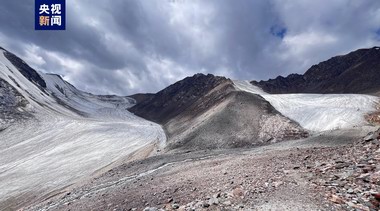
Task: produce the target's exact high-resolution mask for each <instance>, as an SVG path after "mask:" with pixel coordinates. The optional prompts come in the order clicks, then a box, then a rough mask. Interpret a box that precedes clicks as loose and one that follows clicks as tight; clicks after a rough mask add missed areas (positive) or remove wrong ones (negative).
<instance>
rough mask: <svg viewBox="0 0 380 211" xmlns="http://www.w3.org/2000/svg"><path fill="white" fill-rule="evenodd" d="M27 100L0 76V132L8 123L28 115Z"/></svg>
mask: <svg viewBox="0 0 380 211" xmlns="http://www.w3.org/2000/svg"><path fill="white" fill-rule="evenodd" d="M28 104H29V102H28V101H27V100H26V99H25V98H24V97H23V96H22V95H21V94H20V93H19V92H18V91H17V90H16V89H15V88H14V87H12V86H11V85H10V84H9V83H8V82H6V81H5V80H3V79H1V78H0V132H1V131H2V130H4V129H5V128H7V127H8V126H9V125H10V124H12V123H14V122H15V121H18V120H20V119H24V118H27V117H29V116H30V114H27V112H26V111H25V108H26V106H27V105H28Z"/></svg>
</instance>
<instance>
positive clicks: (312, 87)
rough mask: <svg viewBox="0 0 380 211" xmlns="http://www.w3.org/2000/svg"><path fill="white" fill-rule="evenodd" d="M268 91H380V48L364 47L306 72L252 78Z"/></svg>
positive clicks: (314, 66)
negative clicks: (266, 79) (258, 79)
mask: <svg viewBox="0 0 380 211" xmlns="http://www.w3.org/2000/svg"><path fill="white" fill-rule="evenodd" d="M251 83H252V84H253V85H256V86H259V87H261V88H262V89H263V90H264V91H266V92H269V93H273V94H278V93H322V94H324V93H366V94H376V93H377V92H379V91H380V48H379V47H374V48H370V49H360V50H357V51H354V52H351V53H349V54H347V55H344V56H336V57H333V58H331V59H329V60H327V61H324V62H321V63H319V64H318V65H313V66H312V67H311V68H310V69H309V70H307V71H306V73H305V74H303V75H299V74H291V75H289V76H287V77H282V76H279V77H277V78H276V79H270V80H268V81H260V82H257V81H252V82H251Z"/></svg>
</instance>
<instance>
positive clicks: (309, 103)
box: [234, 81, 379, 132]
mask: <svg viewBox="0 0 380 211" xmlns="http://www.w3.org/2000/svg"><path fill="white" fill-rule="evenodd" d="M234 84H235V86H236V87H237V88H238V89H240V90H242V91H246V92H250V93H253V94H258V95H261V96H262V97H264V98H265V99H266V100H267V101H269V102H270V103H271V104H272V105H273V107H275V108H276V109H277V110H278V111H280V112H281V113H282V114H283V115H285V116H287V117H289V118H290V119H293V120H295V121H296V122H298V123H299V124H300V125H301V126H302V127H304V128H306V129H308V130H311V131H316V132H321V131H326V130H334V129H344V128H352V127H357V126H362V125H365V124H367V122H366V120H365V118H364V117H365V115H366V114H368V113H370V112H373V111H375V110H376V108H375V106H376V103H378V102H379V98H378V97H375V96H370V95H361V94H268V93H265V92H264V91H263V90H262V89H260V88H259V87H257V86H254V85H252V84H250V83H249V82H248V81H234Z"/></svg>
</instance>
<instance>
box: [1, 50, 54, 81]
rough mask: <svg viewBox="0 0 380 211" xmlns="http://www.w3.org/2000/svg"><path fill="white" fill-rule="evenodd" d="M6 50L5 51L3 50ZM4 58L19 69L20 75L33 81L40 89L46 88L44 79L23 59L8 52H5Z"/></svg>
mask: <svg viewBox="0 0 380 211" xmlns="http://www.w3.org/2000/svg"><path fill="white" fill-rule="evenodd" d="M1 49H3V48H1ZM3 50H4V49H3ZM4 56H5V57H6V58H7V59H8V60H9V61H10V62H12V64H13V65H14V66H15V67H17V69H18V70H19V71H20V73H21V74H22V75H23V76H24V77H25V78H27V79H28V80H29V81H32V82H33V83H35V84H37V85H38V86H39V87H40V88H46V83H45V81H44V79H42V77H41V76H40V75H39V74H38V73H37V71H35V70H34V69H33V68H31V67H30V66H29V65H28V64H26V63H25V62H24V61H23V60H22V59H20V58H19V57H17V56H16V55H14V54H13V53H10V52H8V51H5V52H4Z"/></svg>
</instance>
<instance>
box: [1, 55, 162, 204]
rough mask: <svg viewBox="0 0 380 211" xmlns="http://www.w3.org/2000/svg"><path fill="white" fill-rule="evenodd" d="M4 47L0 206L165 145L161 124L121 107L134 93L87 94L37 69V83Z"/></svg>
mask: <svg viewBox="0 0 380 211" xmlns="http://www.w3.org/2000/svg"><path fill="white" fill-rule="evenodd" d="M4 52H5V51H3V50H0V85H1V86H0V100H1V101H2V102H1V103H0V111H1V113H3V112H4V111H5V109H8V110H10V109H12V112H7V117H8V118H14V120H13V121H3V122H2V121H0V124H2V126H1V125H0V128H2V129H0V155H1V156H0V181H1V182H0V210H1V209H3V208H4V209H11V210H14V209H17V208H19V207H20V206H22V205H23V204H24V203H30V202H32V201H33V200H41V199H44V198H46V197H48V196H49V194H51V193H52V192H53V191H56V190H59V189H61V188H64V187H66V186H68V185H71V184H75V183H76V182H78V181H80V180H82V179H85V178H86V177H88V176H91V175H92V174H94V173H95V172H97V171H98V170H100V169H102V168H104V167H106V166H110V165H112V164H113V163H115V162H117V161H119V160H122V159H126V158H128V156H131V155H132V154H133V153H135V152H136V151H138V150H141V149H146V148H147V147H148V146H152V147H149V149H150V148H152V149H153V148H154V147H163V145H164V144H165V141H166V137H165V134H164V131H163V130H162V128H161V126H160V125H158V124H155V123H153V122H149V121H146V120H144V119H142V118H140V117H137V116H135V115H133V114H131V113H130V112H128V111H127V110H126V108H128V107H130V106H132V105H133V102H134V100H133V99H130V98H127V97H118V96H97V95H92V94H89V93H85V92H82V91H79V90H77V89H76V88H75V87H74V86H72V85H70V84H69V83H67V82H65V81H64V80H63V79H62V78H61V77H59V76H57V75H50V74H42V73H39V74H40V75H41V76H42V78H43V80H44V81H45V82H46V88H45V87H42V86H40V85H39V84H37V83H36V82H34V81H33V80H29V79H27V78H26V77H25V76H24V75H23V74H21V72H20V71H19V69H20V68H21V67H19V66H15V65H14V63H12V62H11V61H10V60H9V59H8V58H7V57H5V56H4ZM23 64H25V63H23ZM25 65H26V64H25ZM5 100H7V101H5ZM16 111H17V112H19V113H21V114H23V113H25V114H26V116H27V117H23V116H20V115H16V113H17V112H16ZM0 118H2V116H0Z"/></svg>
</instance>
